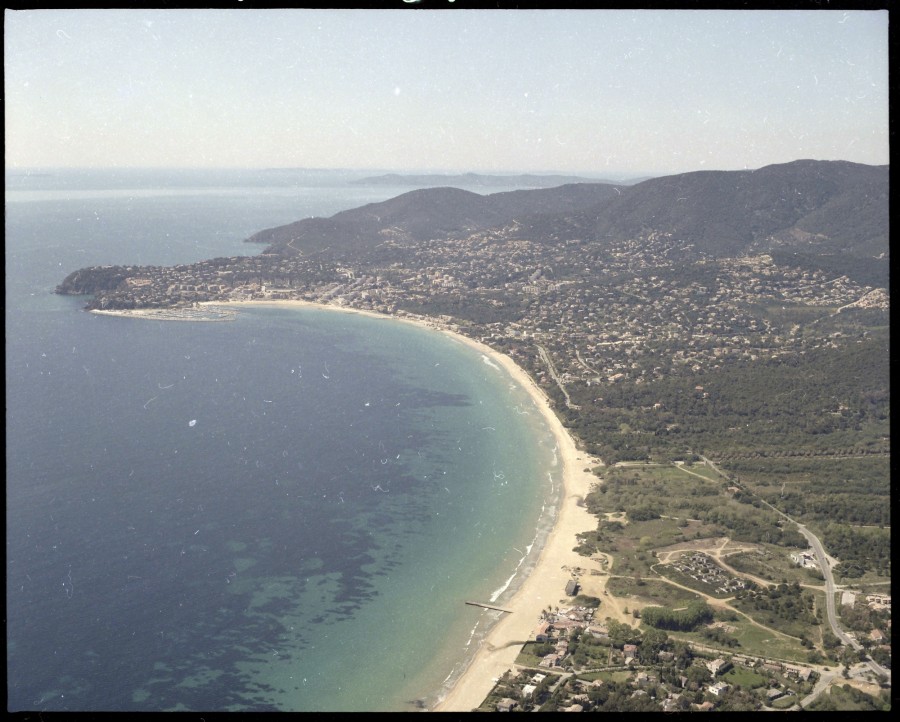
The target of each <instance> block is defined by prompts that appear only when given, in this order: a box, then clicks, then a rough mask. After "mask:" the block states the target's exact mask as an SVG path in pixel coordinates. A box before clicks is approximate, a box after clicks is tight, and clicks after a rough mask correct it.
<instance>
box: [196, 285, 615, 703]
mask: <svg viewBox="0 0 900 722" xmlns="http://www.w3.org/2000/svg"><path fill="white" fill-rule="evenodd" d="M200 305H201V306H203V307H227V308H240V307H242V306H247V305H253V306H276V307H286V308H291V307H293V308H318V309H324V310H332V311H343V312H345V313H357V314H362V315H365V316H369V317H372V318H377V319H382V320H386V321H405V322H407V323H411V324H414V325H418V326H421V327H424V328H428V329H432V330H436V331H440V332H442V333H445V334H447V335H448V336H450V337H451V338H453V339H454V340H456V341H458V342H460V343H463V344H466V345H467V346H469V347H470V348H471V349H473V350H474V351H477V352H478V353H480V354H482V355H484V356H486V357H487V358H489V359H490V360H491V361H492V362H494V363H496V364H497V365H499V366H501V367H502V368H503V369H505V370H506V372H507V373H508V374H509V375H510V377H511V378H512V379H513V380H514V381H515V382H516V383H517V384H519V385H520V386H521V387H522V388H523V389H525V390H526V391H527V392H528V393H529V395H530V396H531V397H532V399H533V400H534V402H535V405H536V406H537V408H538V409H540V412H541V414H542V415H543V417H544V420H545V422H546V423H547V426H548V427H549V429H550V431H551V433H552V434H553V436H554V437H555V439H556V442H557V458H558V461H559V465H560V483H561V485H562V491H561V494H560V502H559V509H558V511H557V515H556V520H555V522H554V524H553V527H552V528H551V530H550V532H549V534H548V536H547V539H546V542H545V543H544V546H543V549H541V551H540V553H539V555H538V559H537V562H536V563H535V566H534V568H533V569H532V570H531V572H530V573H529V574H528V576H527V577H526V578H525V579H524V580H523V581H522V583H521V584H520V585H519V587H518V589H517V590H516V592H515V593H514V594H513V596H512V597H511V598H510V599H508V600H505V601H504V602H503V607H504V608H505V609H507V610H509V612H510V613H508V614H504V615H503V616H502V617H501V618H500V619H499V620H498V621H497V622H495V623H494V624H493V625H492V626H491V627H490V628H489V629H488V631H487V633H486V634H485V636H484V638H483V639H482V640H481V642H480V644H479V646H478V649H477V650H476V651H475V652H474V654H473V655H472V656H471V657H470V658H469V660H468V661H467V662H466V664H465V666H464V668H463V669H462V671H461V672H460V673H459V675H458V677H457V678H456V680H455V681H454V683H453V684H452V687H451V688H450V689H448V690H446V691H444V690H440V691H439V694H442V696H441V697H439V699H438V701H437V702H436V703H435V704H434V705H433V706H432V707H431V711H435V712H447V711H449V712H468V711H472V710H474V709H476V708H477V707H478V706H479V705H480V704H481V703H482V702H483V701H484V699H485V698H486V697H487V695H488V694H489V693H490V691H491V690H492V689H493V687H494V684H495V680H496V679H497V678H499V677H501V676H502V675H503V674H504V673H505V672H506V671H507V670H510V669H513V670H514V669H515V660H516V658H517V657H518V655H519V651H520V649H521V647H522V645H523V644H524V643H525V642H527V641H529V640H530V639H533V636H534V630H535V629H536V627H537V626H538V624H539V617H540V615H541V612H542V611H543V610H544V609H546V608H547V606H548V605H552V606H554V607H555V606H557V605H560V604H565V603H566V602H569V601H571V597H566V594H565V587H566V584H567V583H568V582H569V580H570V579H572V578H573V574H572V571H570V570H573V569H576V568H578V569H580V570H581V574H580V575H579V576H578V577H577V579H578V582H579V585H580V586H581V589H580V590H579V591H580V593H583V594H588V595H591V596H596V597H603V591H604V589H605V586H606V579H607V578H608V577H607V576H606V575H594V574H591V571H598V572H599V571H601V570H602V568H603V567H602V566H601V564H600V563H599V561H597V560H594V559H590V558H588V557H584V556H582V555H580V554H579V553H578V552H576V551H574V547H575V545H576V544H577V535H578V534H580V533H583V532H589V531H593V530H594V529H596V527H597V523H598V520H597V517H595V516H594V515H592V514H590V513H589V512H588V510H587V508H586V507H585V506H584V505H583V500H584V497H585V496H586V495H587V494H588V492H589V491H590V490H591V488H592V487H593V486H594V485H595V484H597V483H598V479H597V477H596V476H595V475H594V474H593V473H592V472H591V469H592V468H594V467H597V466H602V465H603V462H602V461H601V460H600V459H598V458H596V457H593V456H591V455H589V454H587V453H586V452H584V451H581V450H580V449H578V447H577V444H576V442H575V439H574V438H573V437H572V435H571V434H569V432H568V431H567V430H566V429H565V427H564V426H563V425H562V422H561V421H560V420H559V417H558V416H557V415H556V413H555V412H554V411H553V408H552V406H551V403H550V400H549V398H548V397H547V395H546V394H545V393H544V391H543V390H542V389H541V388H540V387H539V386H538V385H537V384H536V383H535V382H534V380H533V379H532V378H531V376H529V375H528V374H527V373H526V372H525V371H524V370H523V369H522V368H521V367H520V366H519V365H518V364H516V363H515V362H514V361H513V360H512V359H511V358H510V357H509V356H507V355H506V354H503V353H500V352H498V351H495V350H494V349H492V348H491V347H489V346H487V345H486V344H483V343H481V342H480V341H476V340H474V339H472V338H469V337H468V336H465V335H463V334H460V333H457V332H455V331H453V330H451V329H449V328H447V327H446V326H444V325H442V324H441V323H440V322H437V321H432V320H430V319H424V318H421V317H416V316H394V315H391V316H388V315H385V314H383V313H377V312H374V311H366V310H361V309H356V308H352V307H348V306H338V305H329V304H323V303H315V302H312V301H304V300H259V301H257V300H253V301H234V302H219V301H208V302H203V303H201V304H200ZM600 614H601V615H602V616H612V617H614V618H617V619H619V620H620V621H627V620H626V617H625V615H624V614H623V613H622V611H621V609H619V608H618V605H616V603H615V602H614V601H613V599H612V598H611V597H603V602H602V604H601V612H600Z"/></svg>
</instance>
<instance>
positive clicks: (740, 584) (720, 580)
mask: <svg viewBox="0 0 900 722" xmlns="http://www.w3.org/2000/svg"><path fill="white" fill-rule="evenodd" d="M672 566H673V567H674V568H675V569H677V570H678V571H680V572H681V573H682V574H686V575H687V576H689V577H691V579H694V580H695V581H698V582H703V583H704V584H709V585H710V586H712V587H714V588H715V590H716V591H717V592H718V593H720V594H731V593H733V592H736V591H738V590H740V589H746V588H747V581H746V580H745V579H739V578H737V577H734V576H731V575H730V574H728V573H727V572H726V571H725V570H724V569H723V568H722V567H720V566H719V565H718V564H716V563H715V561H713V559H712V558H711V557H709V556H707V555H706V554H703V553H701V552H694V553H693V554H691V555H690V556H687V557H682V558H681V559H679V560H678V561H677V562H673V563H672Z"/></svg>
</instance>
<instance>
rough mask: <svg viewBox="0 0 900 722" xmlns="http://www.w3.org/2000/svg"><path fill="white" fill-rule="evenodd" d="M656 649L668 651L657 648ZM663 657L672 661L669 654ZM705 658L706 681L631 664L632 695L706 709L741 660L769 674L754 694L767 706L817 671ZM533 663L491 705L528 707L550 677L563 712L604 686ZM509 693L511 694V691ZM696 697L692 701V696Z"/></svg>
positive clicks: (632, 648) (587, 705)
mask: <svg viewBox="0 0 900 722" xmlns="http://www.w3.org/2000/svg"><path fill="white" fill-rule="evenodd" d="M636 649H637V645H633V644H627V645H625V650H624V651H625V654H626V655H629V657H630V658H631V659H634V656H635V652H636ZM659 654H660V655H663V654H668V655H671V654H672V653H671V652H662V651H661V652H660V653H659ZM660 661H661V662H665V661H671V657H669V658H668V659H663V658H662V657H661V659H660ZM695 663H698V664H703V665H704V666H705V667H706V669H707V670H708V671H709V673H710V675H711V680H710V681H709V682H708V683H705V684H702V685H701V684H699V683H698V682H696V681H691V680H690V679H689V678H688V677H687V676H685V675H684V674H680V675H678V676H677V677H676V678H674V679H673V678H671V677H669V681H663V678H662V676H661V674H660V672H659V670H656V669H650V668H646V667H640V668H635V669H634V671H633V673H632V675H631V677H630V678H629V680H628V686H629V687H630V688H631V689H632V691H631V692H630V696H631V697H640V696H648V695H653V697H652V698H653V699H656V701H657V702H658V703H659V706H660V708H661V709H662V711H664V712H683V711H689V710H694V711H699V712H708V711H712V710H715V709H716V708H717V707H718V706H719V705H721V703H722V698H723V697H725V695H726V694H727V693H728V692H729V691H730V690H731V689H732V687H733V685H731V684H729V683H728V682H726V681H724V680H723V679H721V676H722V675H724V674H726V673H727V672H728V671H729V670H731V669H732V667H733V666H735V665H739V666H745V667H748V668H754V669H756V670H757V671H759V672H760V673H762V674H764V675H765V676H766V677H768V684H767V685H766V686H765V688H764V689H761V690H759V691H758V693H757V699H758V701H759V703H760V705H762V706H767V705H769V704H771V703H772V702H774V701H775V700H778V699H781V698H782V697H785V696H787V695H791V694H796V693H797V692H798V689H799V685H801V684H802V683H806V682H812V681H813V679H814V676H815V672H814V671H813V670H812V669H810V668H808V667H801V666H797V665H791V664H783V663H779V662H771V661H764V660H760V659H757V658H753V657H746V656H742V655H735V656H734V657H733V658H731V659H728V660H726V659H723V658H716V659H712V660H707V661H705V662H701V661H697V662H695ZM551 674H552V673H550V672H544V671H536V670H534V669H525V668H523V669H520V670H519V671H518V672H511V673H510V674H509V675H508V676H507V677H506V678H505V679H504V680H503V682H502V684H503V685H504V687H503V688H504V689H505V690H506V692H507V695H506V696H504V697H502V698H500V699H499V700H497V701H496V702H495V703H494V705H493V709H495V710H496V711H498V712H515V711H527V710H529V709H534V708H535V705H536V704H537V703H536V701H535V700H534V695H535V692H536V691H537V689H538V687H539V686H540V685H541V684H542V683H543V682H544V681H545V680H547V679H548V678H549V680H550V682H549V684H550V688H551V689H555V688H557V687H559V688H561V689H562V690H563V692H564V695H563V699H562V702H561V704H560V706H559V707H558V708H557V709H558V711H561V712H588V711H591V710H592V702H591V692H592V691H593V690H596V689H598V688H601V687H603V686H604V685H605V684H607V683H606V682H604V680H603V679H590V680H589V679H579V678H578V677H577V676H575V675H572V676H567V675H564V674H560V673H556V674H554V675H553V676H550V675H551ZM699 693H702V695H703V701H696V700H697V695H698V694H699ZM510 694H512V695H514V696H509V695H510ZM691 700H694V701H691Z"/></svg>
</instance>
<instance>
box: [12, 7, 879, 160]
mask: <svg viewBox="0 0 900 722" xmlns="http://www.w3.org/2000/svg"><path fill="white" fill-rule="evenodd" d="M448 7H450V6H448ZM5 21H6V22H5V101H6V165H7V168H16V167H19V168H21V167H64V166H88V167H112V166H116V167H121V166H171V167H329V168H338V167H340V168H358V169H395V170H445V171H482V172H504V171H557V172H559V171H562V172H581V173H591V174H595V175H597V174H599V175H616V174H623V173H648V174H649V173H678V172H684V171H692V170H701V169H710V170H712V169H716V170H733V169H739V168H758V167H761V166H764V165H767V164H770V163H782V162H787V161H791V160H796V159H798V158H816V159H824V160H831V159H842V160H851V161H856V162H860V163H870V164H882V163H887V162H888V13H887V11H884V10H874V11H845V10H835V11H832V10H807V11H788V10H772V11H762V10H750V11H748V10H736V11H730V10H728V11H726V10H634V11H626V10H555V11H554V10H496V9H491V10H462V9H447V10H415V9H399V10H339V9H331V10H311V9H294V10H291V9H286V10H285V9H273V10H266V9H236V10H183V9H169V10H158V9H148V10H142V9H123V10H94V9H83V10H26V11H9V10H7V11H6V12H5Z"/></svg>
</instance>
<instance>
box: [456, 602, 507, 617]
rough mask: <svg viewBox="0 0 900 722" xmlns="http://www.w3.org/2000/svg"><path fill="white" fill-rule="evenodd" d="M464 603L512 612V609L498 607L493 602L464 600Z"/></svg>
mask: <svg viewBox="0 0 900 722" xmlns="http://www.w3.org/2000/svg"><path fill="white" fill-rule="evenodd" d="M466 604H468V605H470V606H473V607H484V608H485V609H493V610H495V611H497V612H506V614H512V609H504V608H503V607H498V606H497V605H495V604H486V603H485V602H466Z"/></svg>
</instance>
